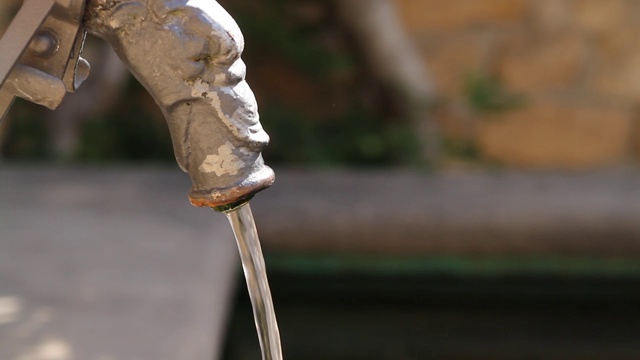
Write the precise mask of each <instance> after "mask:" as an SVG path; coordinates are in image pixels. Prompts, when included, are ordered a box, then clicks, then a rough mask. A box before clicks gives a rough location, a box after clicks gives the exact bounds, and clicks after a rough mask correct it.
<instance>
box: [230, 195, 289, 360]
mask: <svg viewBox="0 0 640 360" xmlns="http://www.w3.org/2000/svg"><path fill="white" fill-rule="evenodd" d="M226 215H227V218H228V219H229V222H230V223H231V227H232V228H233V233H234V235H235V236H236V241H237V242H238V250H239V251H240V258H241V259H242V268H243V269H244V276H245V278H246V279H247V287H248V288H249V297H250V298H251V304H252V305H253V316H254V318H255V322H256V329H257V330H258V338H259V340H260V347H261V349H262V359H263V360H282V348H281V346H280V332H279V331H278V323H277V321H276V314H275V311H274V310H273V301H272V299H271V290H269V281H268V280H267V272H266V268H265V265H264V257H263V256H262V249H261V248H260V240H259V239H258V231H257V230H256V224H255V222H254V221H253V215H252V214H251V208H250V207H249V204H245V205H243V206H241V207H239V208H237V209H234V210H231V211H229V212H227V213H226Z"/></svg>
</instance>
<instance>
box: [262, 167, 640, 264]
mask: <svg viewBox="0 0 640 360" xmlns="http://www.w3.org/2000/svg"><path fill="white" fill-rule="evenodd" d="M276 173H277V175H278V178H277V180H276V184H275V185H274V186H273V188H272V189H269V190H267V191H265V192H264V193H261V194H259V195H258V196H256V198H255V199H254V200H253V202H252V206H253V209H254V213H255V215H256V218H257V221H258V226H259V230H260V234H261V239H262V241H263V243H264V244H265V247H267V248H269V249H270V250H286V251H289V250H294V251H305V252H318V251H320V252H329V253H335V252H341V253H345V252H346V253H382V254H403V255H406V254H410V255H416V254H431V255H437V254H440V255H456V256H457V255H492V256H500V255H505V256H519V255H524V256H529V255H544V256H554V255H560V256H564V255H567V256H596V257H601V256H606V257H617V256H622V257H635V256H638V255H640V173H639V172H637V171H633V170H614V171H606V172H600V173H588V174H587V173H585V174H559V173H546V174H545V173H531V174H518V173H508V172H505V173H485V174H480V173H475V174H469V173H466V174H439V175H428V174H420V173H417V172H404V171H394V172H389V171H309V172H305V171H286V170H284V171H283V170H280V171H278V170H276Z"/></svg>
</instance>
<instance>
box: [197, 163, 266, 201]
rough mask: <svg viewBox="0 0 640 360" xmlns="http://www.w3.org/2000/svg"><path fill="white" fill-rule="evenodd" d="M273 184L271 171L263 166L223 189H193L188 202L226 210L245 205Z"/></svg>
mask: <svg viewBox="0 0 640 360" xmlns="http://www.w3.org/2000/svg"><path fill="white" fill-rule="evenodd" d="M274 182H275V173H274V172H273V170H272V169H271V168H270V167H268V166H266V165H263V166H262V169H260V170H259V171H257V172H253V174H252V175H251V176H249V177H246V178H243V179H242V180H241V181H240V182H239V183H237V184H234V185H233V186H229V187H225V188H216V189H212V190H196V189H193V188H192V190H191V192H190V193H189V201H190V202H191V204H192V205H193V206H197V207H210V208H213V209H226V208H227V207H229V206H230V205H234V204H238V203H245V202H247V201H249V199H251V198H252V197H253V195H255V194H256V193H258V192H259V191H261V190H264V189H266V188H268V187H269V186H271V185H273V183H274Z"/></svg>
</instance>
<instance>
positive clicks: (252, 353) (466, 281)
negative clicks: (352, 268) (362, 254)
mask: <svg viewBox="0 0 640 360" xmlns="http://www.w3.org/2000/svg"><path fill="white" fill-rule="evenodd" d="M270 279H271V287H272V291H273V295H274V303H275V306H276V312H277V313H278V318H279V323H280V331H281V334H282V341H283V347H284V352H285V354H284V355H285V358H286V359H289V360H303V359H304V360H325V359H332V360H342V359H345V360H346V359H349V360H360V359H362V360H364V359H367V360H378V359H380V360H383V359H384V360H387V359H389V360H391V359H394V360H403V359H406V360H410V359H460V360H464V359H469V360H471V359H473V360H480V359H483V360H484V359H486V360H489V359H492V360H499V359H565V360H567V359H581V360H584V359H607V360H611V359H637V358H639V357H640V343H638V341H637V339H638V337H639V336H640V322H639V321H638V320H640V308H639V307H638V304H639V300H640V287H639V285H640V278H638V277H635V276H634V277H624V278H621V277H617V278H613V277H611V278H606V277H597V276H583V277H557V276H517V275H513V276H500V277H489V276H484V277H483V276H447V275H437V274H423V275H415V274H414V275H394V276H385V275H373V274H369V275H366V274H334V275H331V274H323V275H297V274H295V273H291V272H282V271H273V272H271V273H270ZM259 357H260V356H259V348H258V343H257V338H256V335H255V329H254V326H253V318H252V313H251V308H250V304H249V300H248V297H247V296H246V290H245V288H244V287H239V293H238V295H237V300H236V306H235V311H234V313H233V315H232V317H231V322H230V328H229V333H228V340H227V345H226V353H225V356H224V358H225V359H232V360H240V359H242V360H245V359H246V360H248V359H257V358H259Z"/></svg>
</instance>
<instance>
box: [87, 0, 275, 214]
mask: <svg viewBox="0 0 640 360" xmlns="http://www.w3.org/2000/svg"><path fill="white" fill-rule="evenodd" d="M84 25H85V27H86V28H87V30H88V31H89V32H90V33H92V34H94V35H97V36H99V37H102V38H104V39H105V40H107V41H108V42H109V43H110V44H111V45H112V46H113V48H114V49H115V51H116V53H117V54H118V55H119V57H120V59H121V60H122V61H123V62H124V63H125V64H126V65H127V66H128V67H129V68H130V70H131V72H132V73H133V75H134V76H135V77H136V78H137V79H138V80H139V81H140V82H141V83H142V84H143V85H144V86H145V88H146V89H147V90H148V91H149V92H150V93H151V95H152V96H153V98H154V99H155V101H156V102H157V104H158V105H159V106H160V108H161V109H162V112H163V114H164V115H165V117H166V119H167V122H168V124H169V129H170V131H171V137H172V141H173V146H174V151H175V155H176V159H177V161H178V164H179V165H180V167H181V168H182V170H183V171H185V172H187V173H188V174H189V175H190V176H191V179H192V182H193V187H192V189H191V192H190V194H189V197H190V200H191V203H192V204H194V205H196V206H209V207H217V206H221V205H227V204H230V203H235V202H238V201H241V200H243V199H246V198H250V197H251V196H252V195H253V194H254V193H256V192H258V191H260V190H262V189H264V188H266V187H268V186H270V185H271V184H272V183H273V181H274V173H273V171H272V170H271V169H270V168H269V167H267V166H266V165H265V164H264V161H263V159H262V155H261V150H262V149H263V148H264V146H266V145H267V143H268V142H269V136H268V135H267V133H266V132H265V131H264V130H263V128H262V125H261V124H260V121H259V115H258V106H257V103H256V99H255V97H254V95H253V92H252V91H251V89H250V87H249V85H248V84H247V82H246V81H245V75H246V67H245V64H244V62H243V61H242V60H241V54H242V51H243V49H244V38H243V36H242V33H241V31H240V29H239V28H238V26H237V24H236V23H235V21H234V20H233V18H232V17H231V16H230V15H229V14H228V13H227V12H226V11H225V10H224V9H223V8H222V6H220V5H219V4H218V3H217V2H216V1H213V0H88V1H87V3H86V10H85V18H84Z"/></svg>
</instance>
